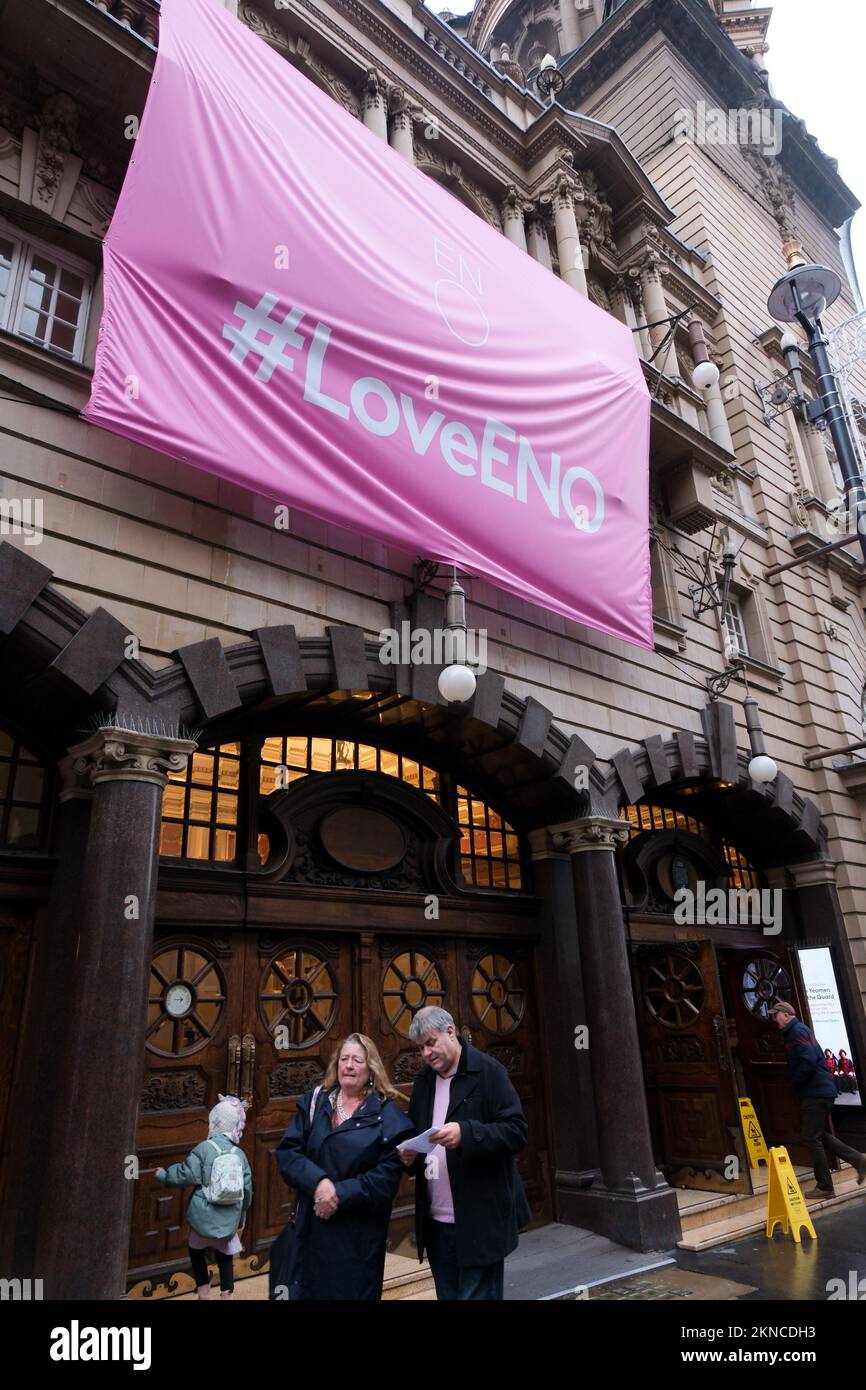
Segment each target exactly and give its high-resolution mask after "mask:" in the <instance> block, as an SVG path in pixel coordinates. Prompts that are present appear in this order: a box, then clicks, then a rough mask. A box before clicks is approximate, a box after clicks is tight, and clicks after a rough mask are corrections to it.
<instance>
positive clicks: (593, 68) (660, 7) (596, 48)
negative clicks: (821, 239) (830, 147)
mask: <svg viewBox="0 0 866 1390" xmlns="http://www.w3.org/2000/svg"><path fill="white" fill-rule="evenodd" d="M659 31H661V32H662V33H663V34H665V35H666V36H667V38H668V40H669V41H670V43H671V45H672V47H673V49H674V51H675V52H677V53H678V54H679V55H680V56H681V58H682V61H683V62H684V63H687V64H689V65H690V66H691V67H692V68H693V69H694V70H695V71H697V72H698V73H699V74H700V75H701V76H702V78H703V80H704V81H705V82H707V84H708V85H709V86H710V87H711V89H712V90H714V91H716V92H717V93H718V94H719V96H720V97H721V99H722V103H723V104H724V105H727V106H731V107H734V108H737V107H740V106H744V105H747V104H749V103H750V102H754V101H755V100H756V99H757V100H759V101H762V102H765V103H767V104H769V105H771V106H772V107H773V108H774V109H775V108H777V109H779V110H781V111H782V112H783V113H784V142H783V148H782V157H781V162H782V165H783V167H784V168H785V170H786V171H787V172H788V173H789V174H790V175H791V176H792V177H793V178H794V180H795V182H796V184H797V189H798V192H800V193H801V194H805V195H806V196H808V197H809V199H810V200H811V202H812V204H813V205H814V207H815V208H816V209H817V210H818V211H819V212H820V213H821V214H822V215H823V216H824V218H825V219H826V221H827V223H828V224H829V225H830V226H831V227H838V226H841V224H842V223H843V222H844V221H846V220H847V218H848V217H850V216H851V214H852V213H853V212H855V211H856V210H857V208H858V207H859V206H860V204H859V201H858V200H857V199H856V198H855V196H854V194H853V193H852V192H851V190H850V189H849V188H848V187H847V185H846V184H845V183H844V182H843V180H842V179H841V178H840V177H839V175H838V173H837V171H836V168H835V161H833V160H831V159H830V158H829V156H827V155H825V154H824V153H823V151H822V150H821V149H820V148H819V146H818V144H817V141H815V140H814V139H813V138H812V137H811V136H810V135H808V133H807V132H806V129H805V126H804V124H803V122H801V121H799V120H797V118H796V117H795V116H793V115H792V114H791V113H790V112H788V110H787V108H786V107H785V106H784V105H783V104H782V103H781V102H773V101H772V100H771V99H770V97H769V95H768V92H767V88H766V86H765V85H764V83H763V82H762V80H761V77H760V74H759V73H758V70H757V68H756V67H755V66H754V64H753V63H752V62H751V61H750V60H749V59H748V58H747V57H746V55H745V54H744V53H742V52H741V51H740V49H739V48H737V46H736V44H735V43H734V42H733V40H732V39H731V37H730V35H728V34H727V33H726V32H725V30H724V29H723V27H722V26H721V25H720V24H719V22H718V20H717V19H716V17H715V15H714V14H713V12H712V10H711V9H710V8H709V7H708V6H707V5H706V4H705V3H704V0H627V3H626V4H624V5H623V6H622V7H621V8H620V9H619V10H617V11H616V12H615V13H614V14H613V15H612V16H611V18H610V19H609V20H607V22H606V23H605V24H603V25H602V26H601V27H600V28H599V29H597V30H596V31H595V33H594V34H592V35H590V37H589V38H588V39H587V41H586V42H585V43H584V44H582V45H581V47H580V48H578V49H576V50H575V51H574V53H573V54H571V55H570V57H569V58H568V60H567V61H566V62H565V63H564V64H563V67H562V71H563V72H564V73H565V77H566V86H565V93H564V96H565V97H566V99H568V92H569V85H570V84H571V85H572V86H573V88H574V93H575V96H574V98H573V99H574V100H575V104H581V99H582V100H583V102H585V100H586V97H587V95H588V94H589V93H591V92H593V91H595V90H596V89H597V88H598V87H599V86H601V84H602V83H603V82H605V81H606V80H607V79H608V78H610V77H612V76H614V75H615V73H616V72H617V71H618V69H619V68H621V67H622V64H623V62H624V61H625V60H626V58H627V57H628V56H629V55H630V54H631V53H633V52H635V51H636V49H637V48H639V47H640V46H641V45H642V44H643V43H645V42H646V40H647V39H648V38H650V37H651V36H652V35H653V34H654V33H657V32H659Z"/></svg>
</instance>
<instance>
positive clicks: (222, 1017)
mask: <svg viewBox="0 0 866 1390" xmlns="http://www.w3.org/2000/svg"><path fill="white" fill-rule="evenodd" d="M244 963H245V942H244V938H243V935H242V933H240V932H233V933H230V934H226V933H222V934H220V935H210V934H205V933H203V932H171V933H162V934H158V935H157V938H156V941H155V945H154V951H153V965H152V969H151V978H150V989H149V994H148V1005H147V1036H146V1042H145V1077H144V1086H143V1089H142V1096H141V1105H140V1109H139V1131H138V1150H137V1153H138V1160H139V1163H140V1167H141V1175H140V1177H139V1179H138V1181H137V1182H136V1184H135V1200H134V1204H133V1219H132V1231H131V1239H130V1251H129V1272H128V1284H129V1291H130V1293H131V1294H132V1295H133V1296H137V1297H151V1296H153V1294H154V1293H157V1292H159V1293H162V1294H165V1293H169V1292H174V1291H175V1290H176V1288H177V1287H178V1285H177V1282H176V1281H175V1282H174V1283H172V1281H171V1274H172V1272H173V1271H175V1270H178V1269H180V1268H184V1269H187V1270H188V1266H189V1261H188V1257H187V1246H186V1225H185V1221H184V1212H185V1210H186V1205H187V1201H188V1199H189V1196H190V1189H189V1188H180V1187H163V1186H162V1185H161V1184H160V1183H158V1182H157V1181H156V1179H155V1178H154V1177H153V1171H154V1170H155V1169H157V1168H167V1167H168V1166H169V1164H172V1163H178V1162H180V1161H181V1160H182V1159H184V1158H185V1157H186V1155H187V1154H188V1153H189V1151H190V1149H193V1148H194V1147H195V1145H196V1144H198V1143H200V1142H201V1140H202V1139H205V1138H206V1137H207V1116H208V1112H209V1110H210V1109H211V1108H212V1107H213V1106H214V1105H215V1104H216V1102H217V1096H218V1094H219V1093H220V1092H221V1093H222V1094H224V1095H225V1094H226V1093H227V1092H228V1091H233V1090H236V1089H237V1085H238V1083H239V1069H240V1060H241V1058H240V1039H241V1038H242V1035H243V1031H244V1030H243V1008H244Z"/></svg>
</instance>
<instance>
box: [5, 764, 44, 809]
mask: <svg viewBox="0 0 866 1390" xmlns="http://www.w3.org/2000/svg"><path fill="white" fill-rule="evenodd" d="M44 785H45V773H44V772H43V771H42V768H41V767H28V766H27V764H26V763H25V764H23V765H22V764H19V766H18V771H17V772H16V773H15V789H14V791H13V793H12V796H13V799H14V800H15V801H41V800H42V791H43V788H44Z"/></svg>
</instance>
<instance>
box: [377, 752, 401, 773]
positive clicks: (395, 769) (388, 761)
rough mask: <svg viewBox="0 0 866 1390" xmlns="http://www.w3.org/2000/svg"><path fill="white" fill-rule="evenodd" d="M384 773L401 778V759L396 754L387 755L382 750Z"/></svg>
mask: <svg viewBox="0 0 866 1390" xmlns="http://www.w3.org/2000/svg"><path fill="white" fill-rule="evenodd" d="M381 770H382V772H386V773H387V774H388V776H389V777H399V776H400V759H399V758H398V757H397V754H396V753H386V752H385V749H384V748H383V749H382V768H381Z"/></svg>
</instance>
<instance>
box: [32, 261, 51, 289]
mask: <svg viewBox="0 0 866 1390" xmlns="http://www.w3.org/2000/svg"><path fill="white" fill-rule="evenodd" d="M56 274H57V267H56V265H54V264H53V262H52V261H47V260H46V259H45V257H44V256H34V257H33V262H32V265H31V267H30V279H31V280H38V281H44V283H45V284H47V285H53V284H54V277H55V275H56Z"/></svg>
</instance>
